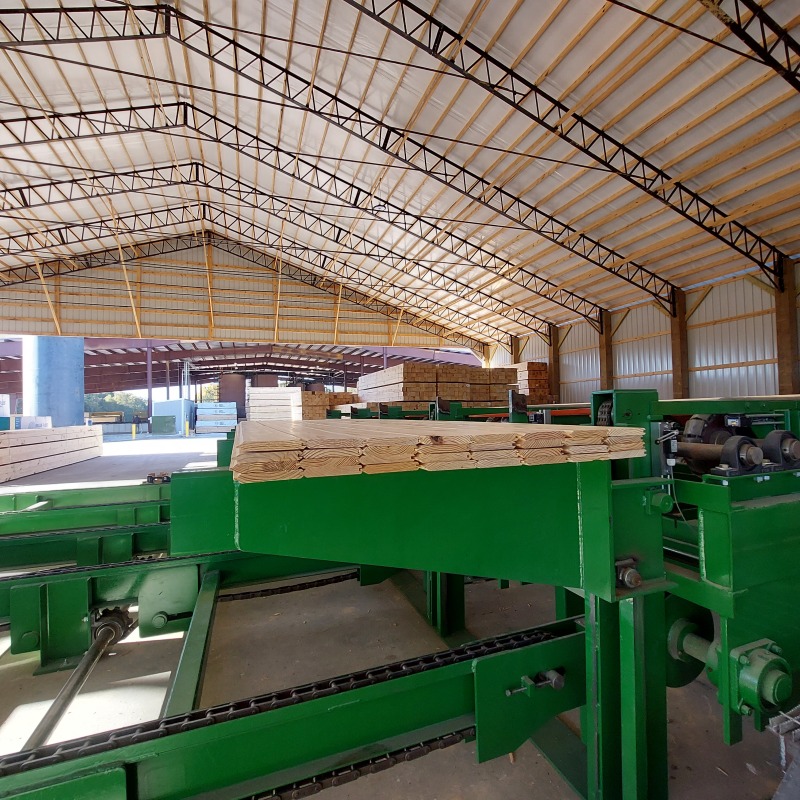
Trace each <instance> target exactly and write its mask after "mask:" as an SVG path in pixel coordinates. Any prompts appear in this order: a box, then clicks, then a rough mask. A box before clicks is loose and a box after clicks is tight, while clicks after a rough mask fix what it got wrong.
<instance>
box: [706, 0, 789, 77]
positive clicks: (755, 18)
mask: <svg viewBox="0 0 800 800" xmlns="http://www.w3.org/2000/svg"><path fill="white" fill-rule="evenodd" d="M698 2H699V3H701V4H702V5H704V6H705V7H706V8H707V9H708V10H709V11H710V12H711V13H712V14H713V15H714V16H715V17H716V18H717V19H718V20H719V21H720V22H721V23H722V24H723V25H724V26H725V27H726V28H728V30H730V31H731V32H732V33H733V34H734V35H736V36H738V37H739V39H741V40H742V41H743V42H744V43H745V44H746V45H747V46H748V47H749V48H750V49H751V50H752V51H753V52H754V53H755V54H756V55H757V56H758V57H759V58H760V59H761V61H762V62H763V63H764V65H765V66H767V67H769V68H770V69H772V70H775V72H777V73H778V75H780V76H781V77H782V78H783V79H784V80H785V81H786V82H787V83H788V84H789V86H791V87H792V88H793V89H794V90H795V91H797V92H800V42H798V41H797V39H795V38H794V37H793V36H792V35H791V34H790V33H789V31H787V30H786V28H784V27H783V26H782V25H780V24H779V23H778V22H776V21H775V20H774V19H773V18H772V17H771V16H770V14H769V12H768V11H767V10H766V9H765V8H764V7H763V6H762V5H761V4H760V3H757V2H756V0H730V3H729V5H732V6H733V13H734V15H735V16H734V17H731V16H730V15H729V14H728V13H726V12H725V10H724V9H723V8H722V0H698ZM747 12H749V16H748V13H747Z"/></svg>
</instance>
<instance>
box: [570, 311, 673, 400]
mask: <svg viewBox="0 0 800 800" xmlns="http://www.w3.org/2000/svg"><path fill="white" fill-rule="evenodd" d="M611 324H612V330H613V331H614V336H613V340H612V350H613V355H614V388H615V389H656V390H657V391H658V396H659V397H660V398H662V399H666V398H670V397H672V352H671V346H670V320H669V317H668V316H667V315H666V313H665V312H663V311H661V310H660V309H659V308H658V307H656V306H655V305H646V306H637V307H635V308H631V309H627V310H626V311H624V312H621V313H618V314H613V315H612V317H611ZM585 399H587V400H588V397H587V398H585Z"/></svg>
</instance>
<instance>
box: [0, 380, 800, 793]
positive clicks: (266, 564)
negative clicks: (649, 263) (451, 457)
mask: <svg viewBox="0 0 800 800" xmlns="http://www.w3.org/2000/svg"><path fill="white" fill-rule="evenodd" d="M526 416H527V414H526ZM700 417H702V419H701V418H700ZM592 418H593V421H594V422H595V423H597V424H600V423H601V420H602V424H605V425H609V426H618V425H623V426H624V425H629V426H634V427H641V428H644V429H645V431H646V437H645V440H646V455H645V456H644V457H638V458H632V459H627V460H621V461H613V462H609V461H589V462H585V463H554V464H548V465H542V466H531V467H500V468H494V469H484V470H477V469H476V470H465V471H443V472H423V471H412V472H397V473H386V474H372V475H370V474H361V475H343V476H338V477H326V478H314V479H301V480H290V481H265V482H256V483H241V484H240V483H236V482H234V481H232V480H231V479H230V472H228V471H227V470H212V471H210V472H207V473H202V472H187V473H177V474H175V475H174V476H173V482H172V484H171V485H166V486H151V487H148V490H149V491H153V492H158V491H162V492H163V491H169V492H171V495H170V502H169V518H170V519H169V524H170V547H171V548H172V549H171V553H174V554H176V555H178V554H180V557H181V558H183V559H185V561H183V562H181V563H180V564H178V563H175V562H170V561H169V560H168V561H167V563H165V564H164V565H163V567H162V568H163V569H164V570H180V569H184V568H185V567H189V570H187V572H186V576H185V579H184V582H183V583H180V582H179V583H178V584H176V583H175V580H176V577H173V576H172V575H170V580H169V584H168V585H169V586H170V587H173V586H181V587H183V588H182V590H181V591H184V593H185V595H186V597H185V598H183V600H185V602H183V604H182V605H181V604H177V605H176V608H179V609H180V610H179V612H178V613H174V612H173V613H170V611H169V610H167V611H166V612H165V613H164V616H163V622H164V625H165V626H166V625H170V624H176V623H178V622H180V623H181V624H182V625H183V626H184V628H185V626H186V625H189V633H188V635H187V638H186V642H185V645H184V652H187V653H193V654H194V655H193V656H192V657H189V656H187V659H186V662H187V667H186V668H185V669H184V670H183V671H182V674H181V675H180V677H179V679H178V685H177V686H176V687H174V688H173V689H171V690H170V695H169V697H173V696H174V697H175V698H177V699H176V700H175V701H174V702H172V701H170V700H169V697H168V702H166V703H165V709H164V713H163V715H162V718H161V719H159V720H155V721H152V722H148V723H143V724H141V725H137V726H134V727H131V728H125V729H121V730H119V731H114V732H110V733H105V734H98V735H97V736H92V737H88V738H86V739H81V740H76V741H73V742H67V743H61V744H57V745H56V744H54V745H47V746H43V747H40V748H37V749H34V750H32V751H29V752H23V753H19V754H14V755H12V756H8V757H3V758H0V797H11V796H30V793H31V792H42V791H44V792H46V793H47V794H46V796H53V797H60V796H67V795H70V796H75V795H77V794H79V793H80V794H84V795H85V794H90V795H94V794H99V793H101V792H102V793H104V795H105V796H108V797H119V798H126V800H127V799H128V798H130V800H133V798H144V797H148V798H173V797H178V796H189V795H198V794H201V793H214V794H215V795H218V796H221V797H231V798H233V797H241V796H244V795H247V796H254V795H259V796H271V797H285V798H288V797H302V796H306V795H310V794H315V793H317V792H318V791H320V790H322V789H324V788H327V787H329V786H336V785H340V784H342V783H345V782H348V781H350V780H354V779H355V778H357V777H359V776H360V775H364V774H369V773H370V772H375V771H379V770H382V769H385V768H387V767H389V766H392V765H393V764H395V763H400V762H403V761H407V760H411V759H414V758H417V757H419V756H421V755H424V754H425V753H427V752H431V751H433V750H436V749H441V748H443V747H447V746H450V745H455V744H457V743H459V742H463V741H470V740H475V742H476V745H477V756H478V759H479V760H480V761H484V760H487V759H490V758H494V757H496V756H499V755H503V754H505V753H509V752H513V751H514V750H515V749H516V748H517V747H519V745H520V744H522V743H523V742H524V741H526V740H528V739H532V740H533V742H534V743H535V744H536V746H537V747H538V748H539V749H540V750H541V752H542V753H543V754H544V755H545V756H546V757H547V758H548V759H549V760H550V761H551V762H552V763H553V765H554V766H555V768H556V769H557V770H559V771H560V773H561V774H562V775H563V776H564V778H565V779H566V780H567V782H568V783H569V784H570V785H571V786H572V787H573V788H574V789H575V791H576V794H577V795H578V796H581V797H585V798H595V800H611V798H619V797H624V798H648V799H649V800H653V799H654V800H659V799H660V798H666V797H667V796H668V784H669V781H668V774H667V773H668V761H667V735H666V731H667V728H666V687H667V686H681V685H685V684H686V683H688V682H690V681H692V680H694V679H695V678H696V677H697V676H698V675H699V674H701V673H705V675H706V676H707V677H708V679H709V680H710V681H711V682H712V684H713V685H714V686H716V687H717V696H718V700H719V703H720V705H721V707H722V710H723V731H722V734H723V738H724V740H725V741H727V742H728V743H735V742H737V741H738V740H739V739H740V738H741V736H742V723H743V720H744V719H745V718H749V719H750V720H752V722H753V724H754V726H755V727H756V728H757V729H759V730H760V729H763V728H764V727H765V726H766V725H767V724H768V722H769V720H770V718H772V717H775V716H776V715H778V714H780V713H781V712H787V713H788V712H789V711H791V709H793V708H794V707H796V706H797V704H798V702H800V620H798V618H797V615H796V614H795V613H794V612H793V609H794V598H795V597H796V595H797V589H798V586H800V532H798V525H797V520H798V519H800V465H798V464H797V446H796V442H797V438H796V437H797V434H798V432H800V398H742V399H733V400H713V401H705V400H687V401H659V400H658V398H657V394H656V393H655V392H642V391H614V392H600V393H596V395H595V396H594V397H593V400H592ZM409 424H411V423H409ZM223 475H227V476H228V478H227V480H226V479H225V478H223V477H222V476H223ZM97 491H100V490H97ZM354 495H357V496H358V497H359V500H360V504H361V515H362V518H363V519H364V520H370V519H372V520H380V527H379V528H376V527H375V526H371V525H353V524H352V518H351V515H350V514H349V513H348V512H349V509H350V505H349V504H350V502H351V499H352V497H353V496H354ZM487 495H488V496H496V497H507V498H510V500H509V502H507V503H499V504H494V505H493V506H492V507H491V509H486V508H484V507H483V506H482V505H481V504H474V503H465V502H464V500H463V498H464V497H481V496H487ZM408 497H414V498H416V499H417V502H415V503H409V502H397V503H394V504H393V506H392V513H391V514H387V513H386V507H387V498H408ZM425 498H435V501H434V502H429V503H428V502H425ZM29 499H30V498H29ZM311 507H323V508H325V509H326V525H325V526H319V525H308V524H307V523H306V521H305V520H304V518H303V516H302V515H298V514H297V513H296V510H297V509H298V508H311ZM521 507H524V508H532V509H535V510H536V513H535V514H532V515H528V516H526V517H524V521H521V517H520V513H519V511H520V508H521ZM54 510H57V509H54ZM33 513H37V512H35V511H34V512H33ZM98 513H99V512H98ZM1 521H2V517H0V522H1ZM0 530H2V529H1V528H0ZM76 530H77V529H76ZM433 532H435V535H432V533H433ZM184 534H185V535H184ZM189 534H190V535H189ZM70 535H71V534H70ZM0 539H2V537H0ZM134 541H135V539H134ZM223 541H224V542H225V543H226V546H227V547H229V548H230V547H235V548H236V549H237V551H238V552H235V553H234V552H230V550H229V551H226V552H216V554H215V555H214V556H207V555H206V556H203V555H198V553H201V554H202V553H203V552H209V551H210V550H211V549H215V548H216V549H217V550H218V549H219V547H220V545H221V543H222V542H223ZM231 543H232V544H231ZM259 559H263V562H259ZM365 564H368V565H371V566H369V567H366V566H362V567H360V577H361V580H362V582H377V581H379V580H382V579H384V578H385V577H387V576H388V575H390V574H392V573H393V572H394V571H395V570H398V569H408V570H416V571H421V572H422V573H423V574H424V575H425V576H426V588H427V590H428V602H429V615H428V616H429V619H430V620H431V622H432V623H433V624H435V625H437V627H438V628H439V630H441V631H443V632H444V631H445V630H446V629H447V627H448V624H451V623H452V624H453V625H456V626H457V625H458V622H459V620H460V618H461V617H463V591H464V576H481V577H485V578H491V579H498V580H501V581H508V580H518V581H523V582H527V583H539V584H546V585H550V586H553V587H554V589H555V592H556V609H557V613H556V616H557V619H556V621H554V622H553V623H551V624H548V625H544V626H538V627H536V628H533V629H528V630H525V631H522V632H520V633H517V634H509V635H505V636H500V637H496V638H492V639H489V640H482V641H478V642H473V643H470V644H467V645H461V646H456V647H454V648H452V649H450V650H446V651H444V652H441V653H434V654H431V655H429V656H424V657H421V658H416V659H411V660H408V661H403V662H399V663H395V664H388V665H386V666H384V667H379V668H376V669H370V670H365V671H361V672H355V673H351V674H348V675H344V676H339V677H336V678H332V679H330V680H324V681H319V682H316V683H313V684H309V685H305V686H299V687H293V688H287V689H286V690H283V691H279V692H273V693H270V694H267V695H262V696H259V697H255V698H247V699H245V700H237V701H234V702H232V703H229V704H224V705H221V706H217V707H214V708H211V709H204V710H198V709H197V707H196V706H197V702H198V697H199V691H198V686H199V682H200V681H201V676H202V663H203V658H204V652H205V645H206V643H207V637H208V630H209V626H210V620H211V619H212V618H213V607H214V604H215V603H216V602H218V601H223V600H225V599H226V596H225V593H224V592H222V594H221V593H220V592H221V591H222V590H223V589H225V587H228V586H231V585H234V583H239V584H241V583H244V582H246V574H245V573H248V571H249V574H250V576H251V578H252V579H253V580H263V579H264V576H265V575H269V574H270V573H269V570H270V569H272V570H273V573H272V574H273V575H275V574H277V572H278V571H279V568H280V570H282V571H283V574H287V571H288V570H289V568H290V567H291V569H292V570H294V574H298V575H299V574H309V573H314V572H325V571H327V572H328V573H330V576H331V577H330V578H327V577H323V578H321V579H320V580H323V581H324V580H329V579H334V578H336V576H337V575H340V574H348V573H347V570H348V569H349V570H350V574H351V575H352V569H353V565H365ZM231 565H233V572H232V573H230V570H231V568H232V566H231ZM131 566H132V565H131V564H130V562H124V563H121V564H116V565H103V566H93V567H90V569H91V570H94V571H97V570H104V569H118V570H122V571H124V570H126V569H129V568H131ZM151 569H152V572H150V573H144V572H143V573H142V574H141V577H136V578H129V579H128V585H129V586H131V585H134V584H136V582H137V581H141V583H142V585H145V584H146V582H147V581H148V580H155V581H156V582H157V583H158V585H159V586H160V587H161V588H162V589H163V587H164V586H165V585H167V582H166V580H162V579H161V577H159V575H158V569H159V561H158V560H156V561H153V562H151ZM257 572H258V575H259V577H255V576H256V573H257ZM122 574H123V572H119V573H117V575H119V576H122ZM231 574H232V577H231ZM175 575H176V576H177V573H175ZM106 577H107V576H106V575H105V574H102V575H101V574H100V573H97V574H95V573H94V572H93V573H92V581H93V582H94V583H96V584H97V585H105V584H103V581H102V580H98V578H103V579H105V578H106ZM164 577H166V576H164ZM76 579H78V580H80V576H78V575H76V574H71V575H69V576H68V577H67V578H66V579H65V581H66V582H67V583H70V582H72V583H74V582H75V581H76ZM28 580H31V581H32V582H33V583H34V585H35V586H36V587H37V588H36V592H37V593H38V594H37V597H39V598H42V597H45V598H49V597H50V592H51V591H52V592H54V594H53V597H54V598H55V600H57V601H58V602H59V603H60V602H61V599H62V597H64V598H67V601H68V602H69V601H70V597H71V596H70V594H69V592H67V591H66V590H61V589H59V588H58V587H59V586H60V580H59V577H58V576H57V575H47V576H45V580H44V582H43V578H42V577H41V575H39V576H36V575H33V576H30V577H29V578H28ZM37 581H38V583H37ZM117 582H119V581H117ZM112 583H113V582H112ZM137 585H138V584H137ZM42 586H45V589H44V590H43V589H42ZM51 586H52V587H54V588H52V589H51ZM15 589H16V590H17V591H19V595H18V596H19V597H20V598H21V602H23V603H26V604H29V605H30V608H33V609H34V612H33V613H32V614H31V613H28V614H27V617H26V618H27V619H31V618H32V617H35V619H36V620H39V619H41V618H42V617H43V616H46V614H45V613H44V612H43V609H42V607H41V605H40V606H36V602H39V603H41V602H43V601H42V600H41V599H40V600H37V601H34V599H33V593H29V594H27V595H26V593H25V592H26V587H25V586H24V585H17V586H15ZM71 591H72V592H73V593H74V595H77V594H79V593H80V592H83V593H84V594H85V593H86V586H85V584H81V585H80V587H79V588H75V587H74V586H73V588H72V589H71ZM175 591H178V590H177V589H176V590H175ZM228 591H229V590H228ZM256 591H258V590H256ZM59 592H60V594H59ZM4 596H5V595H4V594H3V582H2V581H0V617H2V616H4V615H6V616H7V614H8V611H7V609H6V608H4V607H3V606H2V603H3V602H4V600H3V598H4ZM72 602H74V596H73V597H72ZM103 602H105V598H104V597H102V596H101V595H94V596H92V604H91V605H90V606H89V610H90V611H92V610H94V609H95V608H96V607H102V604H103ZM139 605H140V625H142V624H144V625H145V628H146V631H147V628H148V626H149V630H151V631H154V630H164V629H166V627H165V628H157V627H156V624H155V623H156V622H161V621H162V618H161V617H159V616H158V612H159V609H157V608H156V606H155V605H154V603H153V602H152V600H151V599H148V593H147V591H146V590H145V591H143V596H140V599H139ZM27 607H28V606H27V605H23V608H27ZM53 607H54V608H56V607H58V606H57V605H55V603H54V605H53ZM17 608H19V606H17ZM142 608H144V611H143V610H142ZM187 609H188V611H187ZM13 610H14V608H13V607H12V611H13ZM83 613H86V610H84V611H83ZM37 614H38V616H36V615H37ZM189 620H191V623H190V622H189ZM195 620H197V623H196V624H195ZM37 624H38V623H37ZM17 625H19V623H17ZM65 625H66V627H67V629H69V627H70V625H72V626H73V627H74V625H75V619H74V618H73V619H70V620H66V621H65ZM14 628H15V622H14V614H13V613H12V630H14ZM175 629H181V628H175ZM16 630H17V632H19V631H21V630H22V628H20V627H17V628H16ZM60 630H61V628H60V627H59V628H57V629H54V631H52V632H50V633H48V636H52V637H57V636H58V634H59V631H60ZM146 631H145V632H146ZM88 642H89V639H88V637H87V638H85V639H84V640H83V650H85V649H86V648H87V647H88ZM29 644H30V647H29V649H36V646H35V645H34V644H33V643H32V642H30V643H29ZM48 646H49V643H48ZM51 660H52V659H51ZM182 661H183V659H182ZM179 672H181V670H179ZM578 708H579V709H581V715H580V717H581V733H580V735H576V734H575V733H574V732H573V731H572V730H570V729H569V728H567V727H566V726H565V725H564V724H563V723H562V722H561V721H560V719H558V715H559V714H560V713H562V712H563V711H566V710H569V709H578ZM209 753H214V754H215V757H214V758H213V759H209V755H208V754H209ZM42 796H45V795H42Z"/></svg>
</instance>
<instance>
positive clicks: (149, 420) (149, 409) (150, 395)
mask: <svg viewBox="0 0 800 800" xmlns="http://www.w3.org/2000/svg"><path fill="white" fill-rule="evenodd" d="M146 370H147V432H148V433H152V432H153V343H152V342H151V341H150V340H149V339H148V340H147V362H146Z"/></svg>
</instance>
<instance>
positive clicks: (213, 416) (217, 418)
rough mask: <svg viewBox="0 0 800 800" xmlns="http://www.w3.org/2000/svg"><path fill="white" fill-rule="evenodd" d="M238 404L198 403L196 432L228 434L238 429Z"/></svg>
mask: <svg viewBox="0 0 800 800" xmlns="http://www.w3.org/2000/svg"><path fill="white" fill-rule="evenodd" d="M237 421H238V416H237V413H236V403H233V402H230V403H198V404H197V416H196V417H195V425H194V432H195V433H199V434H204V433H227V432H228V431H232V430H233V429H234V428H235V427H236V422H237Z"/></svg>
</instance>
